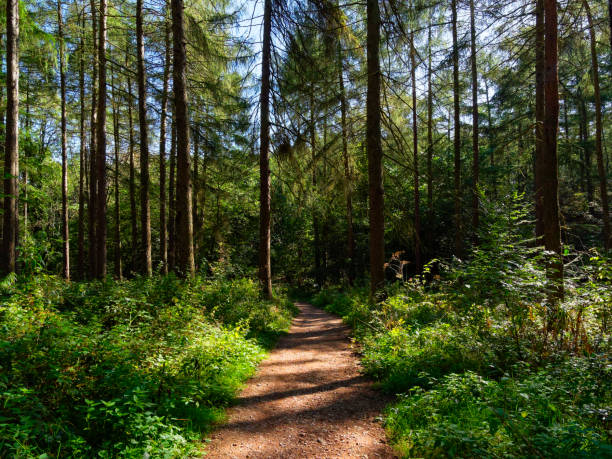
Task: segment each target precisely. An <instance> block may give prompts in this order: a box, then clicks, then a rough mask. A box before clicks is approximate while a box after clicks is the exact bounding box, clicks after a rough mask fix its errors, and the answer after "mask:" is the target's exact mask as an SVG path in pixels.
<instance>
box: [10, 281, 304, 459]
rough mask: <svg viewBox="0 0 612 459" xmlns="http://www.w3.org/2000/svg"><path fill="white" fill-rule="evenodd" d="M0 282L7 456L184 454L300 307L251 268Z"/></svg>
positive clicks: (193, 446) (218, 416) (216, 416)
mask: <svg viewBox="0 0 612 459" xmlns="http://www.w3.org/2000/svg"><path fill="white" fill-rule="evenodd" d="M0 289H1V290H0V295H1V296H0V456H2V457H6V456H11V457H31V456H36V457H38V456H40V455H44V454H48V455H49V456H53V457H87V456H99V457H139V458H140V457H143V455H149V456H151V457H185V456H187V455H189V454H191V453H193V452H194V451H195V450H194V448H195V445H196V443H194V441H193V440H196V439H198V438H199V436H198V433H199V432H201V431H203V430H206V429H208V428H209V427H210V425H211V424H212V423H213V422H215V421H217V420H219V419H220V417H221V416H222V410H221V409H222V408H223V407H224V406H227V405H228V403H230V402H231V401H232V399H233V397H234V395H235V393H236V391H237V390H238V389H239V388H240V387H241V384H242V383H243V381H244V380H245V379H246V378H248V377H249V376H250V375H251V374H252V373H253V371H254V370H255V368H256V365H257V364H258V362H259V361H260V360H261V359H262V358H263V356H264V355H265V346H264V345H266V344H267V345H270V344H271V343H272V342H273V340H274V338H275V337H277V336H278V335H279V334H280V333H282V332H283V331H284V330H286V329H287V327H288V326H289V324H290V321H291V317H292V314H293V313H294V310H293V308H292V307H290V305H289V303H288V302H287V301H284V300H280V301H276V302H268V301H262V300H261V299H260V297H259V292H258V289H257V285H256V283H255V282H253V281H251V280H248V279H243V280H240V281H230V280H221V279H211V280H206V279H202V278H196V279H193V280H190V281H180V280H178V279H176V278H175V277H173V276H167V277H163V278H152V279H147V278H136V279H133V280H131V281H126V282H113V281H106V282H92V283H73V284H66V283H65V282H63V281H62V280H60V279H58V278H56V277H53V276H46V275H44V274H40V275H38V276H34V277H28V278H20V279H13V280H10V279H9V280H7V281H6V282H3V283H2V285H0Z"/></svg>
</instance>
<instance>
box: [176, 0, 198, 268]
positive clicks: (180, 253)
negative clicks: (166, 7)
mask: <svg viewBox="0 0 612 459" xmlns="http://www.w3.org/2000/svg"><path fill="white" fill-rule="evenodd" d="M171 4H172V37H173V44H174V62H173V66H172V67H173V85H174V115H175V118H176V165H177V167H176V230H177V238H176V248H177V262H178V263H177V265H178V273H179V275H181V276H193V275H194V273H195V262H194V256H193V217H192V215H191V166H190V164H189V163H190V158H189V124H188V123H189V116H188V114H187V76H186V67H187V62H186V53H185V32H184V25H183V24H184V20H183V0H172V2H171Z"/></svg>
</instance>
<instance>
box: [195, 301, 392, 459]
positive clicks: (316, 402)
mask: <svg viewBox="0 0 612 459" xmlns="http://www.w3.org/2000/svg"><path fill="white" fill-rule="evenodd" d="M297 306H298V307H299V308H300V311H301V312H300V314H299V315H298V316H297V317H296V319H295V320H294V321H293V325H292V326H291V329H290V330H289V334H288V335H286V336H284V337H283V338H281V339H280V340H279V342H278V345H277V347H276V348H275V349H274V350H273V351H272V352H271V353H270V356H269V357H268V359H266V360H265V361H264V362H263V363H262V364H261V366H260V368H259V371H258V372H257V374H256V375H255V376H254V377H253V378H252V379H251V380H250V381H249V382H248V385H247V387H246V388H245V389H244V391H243V392H242V393H241V394H240V396H239V397H238V403H237V405H236V406H235V407H233V408H231V409H230V410H229V412H228V422H227V423H226V424H224V425H223V426H222V427H220V428H219V430H217V431H216V432H214V433H213V434H212V441H211V443H210V444H209V446H208V447H207V454H206V458H224V459H225V458H291V459H301V458H326V459H327V458H370V459H371V458H392V457H395V455H394V454H393V451H392V450H391V448H390V447H389V446H388V445H387V444H386V441H385V432H384V429H383V427H382V425H381V423H380V422H379V421H378V416H380V413H381V410H382V409H383V407H384V406H385V404H386V403H387V402H388V401H389V399H388V398H386V397H384V396H383V395H382V394H380V393H378V392H377V391H375V390H374V389H373V388H372V384H371V383H370V382H369V381H368V380H367V379H366V378H365V377H364V376H362V375H361V374H360V367H359V360H358V358H357V356H356V355H355V354H354V352H353V351H352V350H351V347H350V342H349V340H348V333H349V328H348V327H347V326H346V325H344V324H343V323H342V320H340V319H339V318H337V317H334V316H331V315H329V314H326V313H325V312H323V311H321V310H320V309H317V308H315V307H314V306H311V305H309V304H306V303H297Z"/></svg>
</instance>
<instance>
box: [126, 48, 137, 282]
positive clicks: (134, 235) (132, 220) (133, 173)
mask: <svg viewBox="0 0 612 459" xmlns="http://www.w3.org/2000/svg"><path fill="white" fill-rule="evenodd" d="M125 63H126V66H127V65H128V54H126V56H125ZM127 85H128V136H129V145H128V151H129V156H130V158H129V162H130V183H129V190H130V227H131V236H132V258H131V263H130V270H131V271H132V272H135V271H137V269H138V245H139V244H138V210H137V208H136V166H135V165H134V146H135V145H134V120H133V118H132V106H133V104H134V96H133V94H132V80H131V79H130V77H129V76H128V79H127Z"/></svg>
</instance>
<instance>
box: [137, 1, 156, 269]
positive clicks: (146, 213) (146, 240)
mask: <svg viewBox="0 0 612 459" xmlns="http://www.w3.org/2000/svg"><path fill="white" fill-rule="evenodd" d="M142 2H143V0H136V46H137V48H138V53H137V54H138V59H137V61H138V62H137V68H138V71H137V79H138V120H139V125H140V219H141V220H140V229H141V233H140V234H141V237H142V241H141V246H142V247H141V251H142V257H143V259H142V268H141V269H142V271H143V272H144V273H145V274H146V275H147V276H150V275H151V274H153V261H152V259H151V208H150V203H149V128H148V124H147V87H146V84H147V83H146V78H147V76H146V75H147V74H146V69H145V64H144V54H145V49H144V32H143V13H142Z"/></svg>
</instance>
